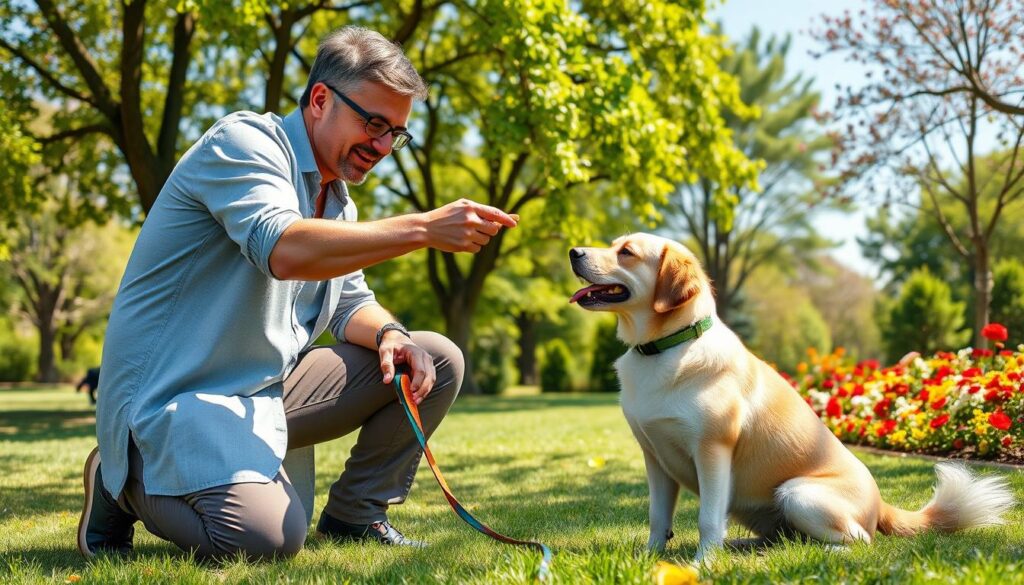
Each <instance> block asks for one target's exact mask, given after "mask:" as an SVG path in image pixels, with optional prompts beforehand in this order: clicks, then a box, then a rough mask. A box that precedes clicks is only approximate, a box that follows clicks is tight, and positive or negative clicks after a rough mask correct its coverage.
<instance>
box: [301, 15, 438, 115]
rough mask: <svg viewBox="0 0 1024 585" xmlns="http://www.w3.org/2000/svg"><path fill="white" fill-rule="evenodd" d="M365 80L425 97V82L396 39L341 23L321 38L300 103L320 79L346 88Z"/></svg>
mask: <svg viewBox="0 0 1024 585" xmlns="http://www.w3.org/2000/svg"><path fill="white" fill-rule="evenodd" d="M365 81H374V82H377V83H381V84H383V85H385V86H387V87H388V88H390V89H391V90H393V91H394V92H395V93H397V94H399V95H403V96H412V97H413V99H419V100H424V99H426V98H427V84H426V82H424V81H423V78H422V77H420V74H419V73H417V72H416V68H415V67H413V65H412V63H411V62H410V61H409V58H408V57H406V56H405V53H403V52H402V47H401V46H400V45H399V44H398V43H395V42H392V41H389V40H388V39H386V38H384V35H382V34H380V33H379V32H376V31H372V30H370V29H368V28H363V27H361V26H343V27H341V28H339V29H337V30H335V31H333V32H331V33H329V34H328V35H327V36H326V37H324V39H323V40H322V41H320V46H319V47H318V48H317V50H316V59H315V60H314V61H313V67H312V69H311V70H310V72H309V81H308V82H307V84H306V91H304V92H303V93H302V99H300V100H299V107H301V108H305V107H306V106H308V105H309V96H310V94H311V93H312V91H313V86H314V85H316V84H317V83H319V82H326V83H329V84H331V85H332V86H334V87H335V88H336V89H337V90H338V91H341V92H348V91H353V90H355V89H356V88H358V86H359V85H360V84H362V83H363V82H365Z"/></svg>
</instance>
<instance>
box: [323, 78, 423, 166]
mask: <svg viewBox="0 0 1024 585" xmlns="http://www.w3.org/2000/svg"><path fill="white" fill-rule="evenodd" d="M320 83H323V84H324V87H326V88H327V89H329V90H331V91H333V92H334V95H336V96H338V97H340V98H341V101H343V102H345V105H346V106H348V107H350V108H352V111H353V112H355V113H357V114H359V116H360V117H361V118H362V119H363V120H365V121H366V124H364V125H363V131H364V132H366V135H367V136H369V137H370V138H381V137H383V136H385V135H387V134H391V150H402V149H403V148H405V146H406V145H407V144H409V143H410V142H412V134H409V132H407V131H406V130H405V128H402V127H397V128H396V127H395V126H392V125H391V124H390V123H389V122H388V121H387V120H386V119H385V118H384V117H383V116H376V115H374V114H371V113H370V112H367V111H366V110H364V109H363V108H361V107H360V106H359V104H357V103H355V102H354V101H352V100H351V99H350V98H349V97H348V96H347V95H345V94H343V93H341V92H340V91H338V90H336V89H334V88H333V87H331V86H330V85H328V84H327V83H325V82H323V81H321V82H320ZM375 120H379V121H380V126H379V127H380V128H381V129H382V130H381V132H380V133H379V134H374V133H373V132H371V131H370V124H372V123H373V122H374V121H375Z"/></svg>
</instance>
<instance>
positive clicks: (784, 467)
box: [569, 234, 1013, 561]
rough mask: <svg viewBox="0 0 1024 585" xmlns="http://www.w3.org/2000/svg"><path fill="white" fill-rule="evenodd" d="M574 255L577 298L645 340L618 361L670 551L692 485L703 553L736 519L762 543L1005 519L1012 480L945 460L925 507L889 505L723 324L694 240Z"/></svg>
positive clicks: (654, 523) (649, 239) (657, 528)
mask: <svg viewBox="0 0 1024 585" xmlns="http://www.w3.org/2000/svg"><path fill="white" fill-rule="evenodd" d="M569 257H570V260H571V263H572V269H573V271H574V272H575V273H576V275H577V276H579V277H580V278H582V279H584V280H585V281H587V283H589V286H586V287H585V288H583V289H581V290H580V291H578V292H577V293H576V294H575V295H573V297H572V299H571V301H570V302H578V303H579V305H580V306H581V307H583V308H585V309H588V310H593V311H611V312H613V313H615V314H616V315H617V316H618V320H619V324H618V336H619V338H620V339H622V341H624V342H625V343H627V344H629V345H633V346H634V347H633V348H631V349H630V350H629V351H627V352H626V354H625V355H623V356H622V357H621V358H619V359H618V361H616V362H615V367H616V369H617V370H618V373H619V379H620V381H621V382H622V410H623V412H624V413H625V415H626V419H627V420H628V421H629V426H630V427H631V428H632V430H633V434H634V435H635V436H636V439H637V441H639V443H640V447H641V448H642V449H643V454H644V460H645V462H646V467H647V481H648V487H649V489H650V528H651V534H650V540H649V541H648V544H647V546H648V548H650V549H652V550H656V551H661V550H664V548H665V543H666V542H667V541H668V539H669V538H671V537H672V516H673V513H674V511H675V506H676V500H677V498H678V495H679V486H680V485H682V486H685V487H686V488H687V489H689V490H690V491H692V492H693V493H695V494H697V495H698V497H699V498H700V515H699V518H698V521H697V526H698V529H699V531H700V542H699V545H698V550H697V560H698V561H700V560H702V559H704V558H706V557H707V556H708V555H709V554H713V553H714V551H715V550H716V549H717V548H718V547H721V546H722V544H723V541H724V538H725V534H726V518H727V517H728V516H731V517H732V518H733V519H734V520H736V521H737V522H739V523H740V524H742V525H744V526H746V527H747V528H749V529H750V530H751V531H753V533H754V534H755V535H757V536H758V537H759V538H758V539H755V543H760V542H764V543H768V542H771V541H772V540H773V539H774V538H776V537H778V536H780V535H795V534H804V535H807V536H810V537H812V538H815V539H818V540H821V541H825V542H828V543H835V544H844V543H849V542H851V541H855V540H863V541H871V539H872V537H873V536H874V534H875V531H876V530H877V531H880V532H882V533H883V534H899V535H909V534H913V533H916V532H919V531H921V530H925V529H929V528H936V529H939V530H943V531H953V530H959V529H961V528H967V527H970V526H980V525H986V524H998V523H1001V521H1002V519H1001V517H1002V514H1003V513H1004V512H1006V511H1007V510H1008V509H1009V508H1010V507H1011V506H1012V505H1013V496H1012V495H1011V493H1010V491H1009V489H1008V487H1007V486H1006V484H1005V482H1004V481H1003V480H1001V479H998V478H975V477H973V476H972V475H971V474H970V472H968V471H967V470H966V469H965V468H964V467H963V466H960V465H953V464H940V465H938V466H937V467H936V473H937V475H938V485H937V486H936V489H935V494H934V496H933V497H932V499H931V501H930V502H929V503H928V504H927V505H926V506H925V507H924V508H922V509H921V510H919V511H917V512H910V511H907V510H901V509H899V508H896V507H894V506H891V505H889V504H887V503H885V502H883V501H882V498H881V496H880V495H879V493H878V487H877V485H876V484H875V480H874V478H873V477H872V476H871V473H870V472H869V471H868V469H867V467H865V466H864V464H863V463H861V462H860V460H858V459H857V458H856V457H854V455H853V454H852V453H851V452H850V451H849V450H847V449H846V447H844V446H843V444H842V443H840V442H839V440H838V439H837V438H836V437H835V436H834V435H833V434H832V433H831V432H829V430H828V429H827V428H826V427H825V425H824V424H823V423H822V422H821V420H819V419H818V417H817V416H816V415H815V414H814V412H813V411H812V410H811V409H810V408H808V407H807V404H806V403H805V402H804V401H803V400H802V399H801V398H800V396H799V395H798V394H797V392H795V391H794V390H793V388H792V387H791V386H790V385H789V384H788V383H787V382H786V381H785V380H783V378H782V377H781V376H780V375H779V374H778V373H777V372H775V371H774V370H773V369H772V368H770V367H769V366H768V365H767V364H765V363H764V362H763V361H761V360H760V359H758V358H757V357H755V356H754V355H753V354H751V353H750V351H748V350H747V348H746V347H744V345H743V343H742V342H741V341H740V340H739V338H738V337H737V336H736V334H734V333H733V332H732V331H731V330H730V329H729V328H728V327H727V326H726V325H725V324H724V323H722V322H721V321H720V320H719V319H718V317H717V316H716V314H715V299H714V296H713V294H712V289H711V283H710V281H709V280H708V277H707V275H706V274H705V273H704V271H703V269H702V268H701V266H700V262H699V261H698V260H697V258H696V257H695V256H694V255H693V254H692V253H691V252H690V251H689V250H687V249H686V248H685V247H684V246H682V245H680V244H678V243H676V242H674V241H671V240H667V239H664V238H660V237H657V236H652V235H647V234H632V235H628V236H623V237H621V238H619V239H617V240H615V242H613V243H612V246H611V247H610V248H573V249H572V250H570V251H569ZM747 544H754V543H747Z"/></svg>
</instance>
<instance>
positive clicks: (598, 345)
mask: <svg viewBox="0 0 1024 585" xmlns="http://www.w3.org/2000/svg"><path fill="white" fill-rule="evenodd" d="M616 328H617V325H616V322H615V320H614V319H605V320H603V321H602V322H601V323H600V324H599V325H598V326H597V331H595V333H594V353H593V355H594V359H593V361H592V362H591V365H590V389H591V391H593V392H618V391H619V376H618V374H617V373H616V372H615V360H617V359H619V357H621V356H622V354H623V353H625V352H626V351H627V350H628V349H629V348H628V347H626V345H625V344H623V343H622V342H621V341H619V338H618V337H616V336H615V331H616Z"/></svg>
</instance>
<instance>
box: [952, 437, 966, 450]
mask: <svg viewBox="0 0 1024 585" xmlns="http://www.w3.org/2000/svg"><path fill="white" fill-rule="evenodd" d="M953 448H954V449H957V450H959V449H963V448H964V440H963V439H953Z"/></svg>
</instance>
